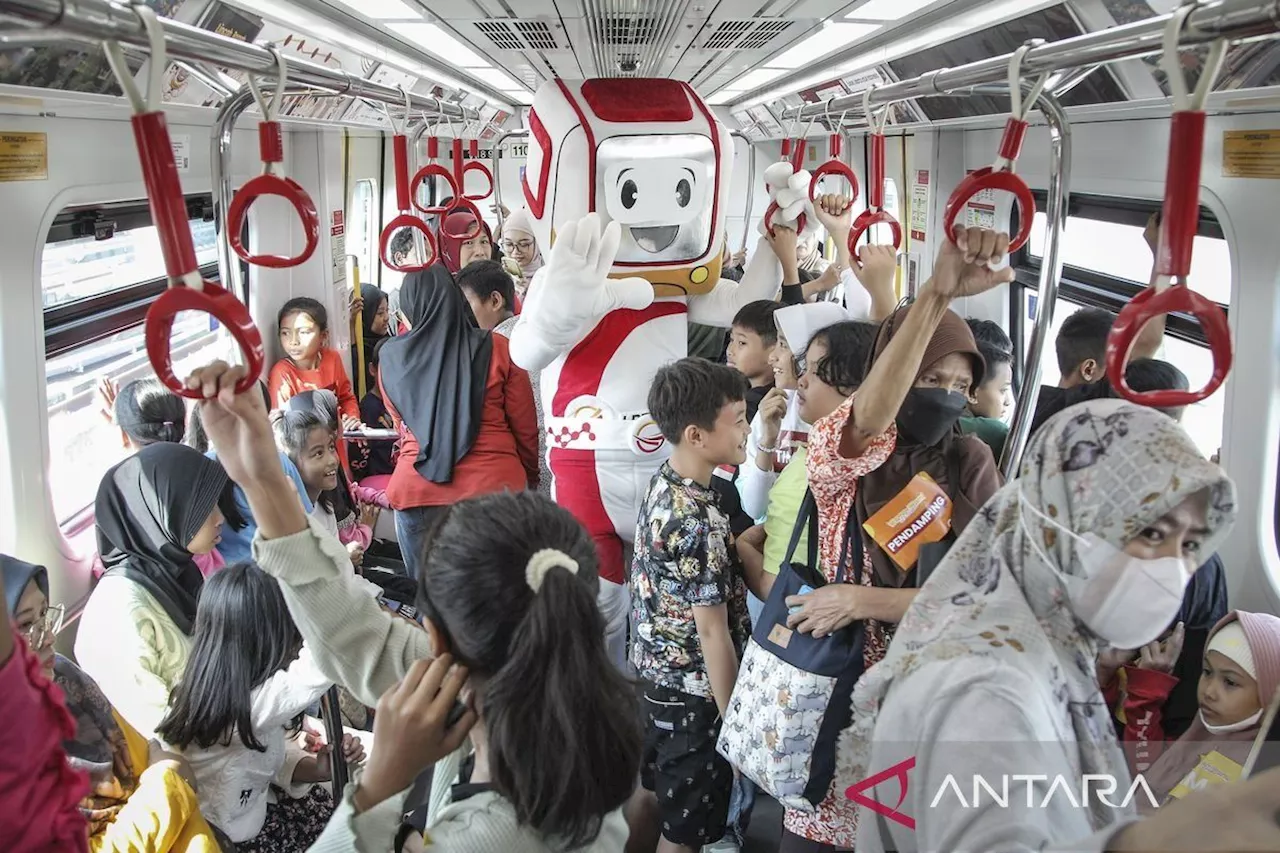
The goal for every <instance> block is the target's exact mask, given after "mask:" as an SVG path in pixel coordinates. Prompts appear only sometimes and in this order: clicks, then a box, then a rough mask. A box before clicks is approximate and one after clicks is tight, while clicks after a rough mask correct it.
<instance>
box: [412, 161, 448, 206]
mask: <svg viewBox="0 0 1280 853" xmlns="http://www.w3.org/2000/svg"><path fill="white" fill-rule="evenodd" d="M431 178H444V180H445V182H446V183H447V184H448V185H449V195H450V196H451V197H453V198H457V197H458V185H457V184H456V183H454V181H453V172H450V171H449V170H448V169H447V168H445V167H444V166H441V165H440V164H439V163H428V164H427V165H425V166H423V167H422V168H421V169H419V170H418V174H416V175H414V176H413V183H412V184H411V185H410V187H409V198H410V199H412V201H413V206H414V208H415V209H417V210H419V211H421V212H423V213H432V214H435V213H444V212H445V211H446V210H448V209H449V208H448V206H440V207H423V206H422V205H420V204H418V190H420V189H422V182H423V181H426V180H430V179H431Z"/></svg>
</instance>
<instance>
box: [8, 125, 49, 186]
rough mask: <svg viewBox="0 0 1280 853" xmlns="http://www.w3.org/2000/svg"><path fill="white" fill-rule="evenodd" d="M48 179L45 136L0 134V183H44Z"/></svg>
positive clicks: (37, 134) (41, 134) (36, 134)
mask: <svg viewBox="0 0 1280 853" xmlns="http://www.w3.org/2000/svg"><path fill="white" fill-rule="evenodd" d="M48 177H49V137H48V135H47V134H44V133H0V181H44V180H47V179H48Z"/></svg>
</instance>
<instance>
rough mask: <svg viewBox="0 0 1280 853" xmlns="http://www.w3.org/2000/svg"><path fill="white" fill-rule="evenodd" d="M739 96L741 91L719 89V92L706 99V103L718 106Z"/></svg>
mask: <svg viewBox="0 0 1280 853" xmlns="http://www.w3.org/2000/svg"><path fill="white" fill-rule="evenodd" d="M741 94H742V90H741V89H721V90H720V91H719V92H716V93H715V94H714V95H711V96H709V97H708V98H706V102H707V103H708V104H711V105H712V106H720V105H721V104H727V103H729V102H730V101H732V100H733V99H734V98H736V97H738V96H739V95H741Z"/></svg>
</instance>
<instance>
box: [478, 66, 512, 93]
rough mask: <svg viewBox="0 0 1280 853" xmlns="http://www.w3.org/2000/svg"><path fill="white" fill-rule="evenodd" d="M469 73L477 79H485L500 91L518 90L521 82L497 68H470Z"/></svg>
mask: <svg viewBox="0 0 1280 853" xmlns="http://www.w3.org/2000/svg"><path fill="white" fill-rule="evenodd" d="M467 73H468V74H470V75H471V76H472V77H475V78H476V79H477V80H483V81H484V82H486V83H488V84H489V85H490V86H492V87H493V88H495V89H497V90H498V91H500V92H502V91H508V90H509V91H512V92H514V91H517V90H519V88H520V84H519V83H517V82H516V81H515V80H512V79H511V77H509V76H508V75H507V74H505V73H504V72H502V71H499V70H498V69H496V68H468V69H467Z"/></svg>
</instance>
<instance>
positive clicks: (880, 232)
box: [854, 178, 905, 246]
mask: <svg viewBox="0 0 1280 853" xmlns="http://www.w3.org/2000/svg"><path fill="white" fill-rule="evenodd" d="M901 206H902V205H901V201H900V198H899V196H898V182H897V181H895V180H894V179H893V178H885V179H884V209H885V211H886V212H887V213H888V214H889V215H890V216H892V217H893V218H894V219H896V220H897V221H898V222H899V223H901V222H902V211H901V209H900V208H901ZM857 214H858V210H856V209H855V211H854V216H855V217H856V216H857ZM903 230H904V232H905V226H904V229H903ZM892 242H893V229H892V228H890V227H889V226H888V225H886V224H884V223H878V224H876V225H872V226H871V227H870V228H868V229H867V230H866V231H865V232H864V233H863V235H862V237H860V238H859V239H858V245H859V246H867V245H881V246H885V245H888V244H890V243H892Z"/></svg>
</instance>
